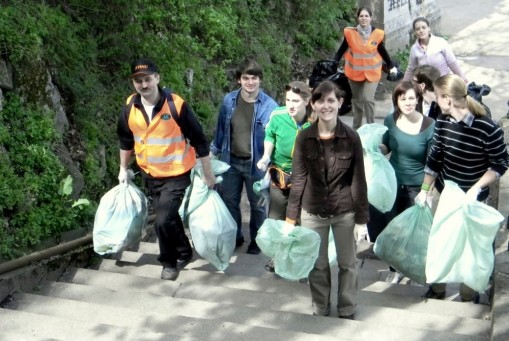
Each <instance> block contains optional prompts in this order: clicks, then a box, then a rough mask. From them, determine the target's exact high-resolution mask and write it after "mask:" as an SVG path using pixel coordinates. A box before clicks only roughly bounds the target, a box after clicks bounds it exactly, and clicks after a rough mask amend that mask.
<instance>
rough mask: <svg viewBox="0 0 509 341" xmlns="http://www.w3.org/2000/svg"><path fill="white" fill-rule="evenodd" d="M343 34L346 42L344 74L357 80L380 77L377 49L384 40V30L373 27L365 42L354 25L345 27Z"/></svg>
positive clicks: (375, 80) (373, 80) (379, 58)
mask: <svg viewBox="0 0 509 341" xmlns="http://www.w3.org/2000/svg"><path fill="white" fill-rule="evenodd" d="M344 35H345V39H346V41H347V43H348V50H347V51H346V54H345V75H346V76H347V77H348V79H351V80H353V81H357V82H362V81H365V80H368V81H369V82H378V81H379V80H380V78H382V56H380V54H379V53H378V50H377V49H378V45H380V43H381V42H382V41H383V40H384V31H382V30H380V29H378V28H375V29H374V30H373V32H371V35H370V36H369V38H368V40H367V41H366V42H364V41H363V40H362V38H361V36H360V34H359V33H358V32H357V30H356V29H355V27H346V28H345V32H344Z"/></svg>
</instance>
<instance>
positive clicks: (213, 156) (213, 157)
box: [209, 152, 219, 161]
mask: <svg viewBox="0 0 509 341" xmlns="http://www.w3.org/2000/svg"><path fill="white" fill-rule="evenodd" d="M209 157H210V161H212V160H219V157H218V156H217V155H215V154H213V153H212V152H209Z"/></svg>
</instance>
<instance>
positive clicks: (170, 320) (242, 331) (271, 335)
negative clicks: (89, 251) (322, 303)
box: [12, 284, 352, 341]
mask: <svg viewBox="0 0 509 341" xmlns="http://www.w3.org/2000/svg"><path fill="white" fill-rule="evenodd" d="M68 285H69V284H68ZM78 287H80V286H78V285H70V287H69V288H67V289H66V290H65V291H66V292H70V291H77V290H76V288H78ZM80 290H81V291H82V294H81V295H80V294H77V295H79V296H80V297H82V298H85V296H86V297H88V298H92V299H94V300H95V301H98V302H87V301H79V300H73V299H65V298H58V297H47V296H42V295H33V294H19V295H17V297H16V298H15V300H14V302H13V303H12V308H13V309H17V310H23V311H28V312H31V313H34V314H39V315H48V316H53V317H58V318H65V319H66V320H68V321H79V322H87V323H97V324H98V323H101V321H107V322H108V324H109V325H113V326H117V327H123V328H136V329H149V330H151V331H153V332H157V333H163V334H164V333H171V334H173V335H177V336H183V337H191V338H196V339H199V340H232V339H240V340H260V339H266V340H302V341H307V340H313V341H315V340H316V341H332V340H337V338H335V337H333V336H327V335H315V334H312V332H308V333H304V332H298V331H292V330H286V329H275V328H265V327H258V326H255V325H254V324H253V323H251V324H242V323H232V322H225V321H220V320H217V319H209V318H208V317H211V316H217V317H219V316H220V315H222V312H221V311H220V310H209V309H210V307H207V306H205V307H203V308H201V309H198V307H197V306H193V307H192V308H191V309H189V308H186V307H184V306H181V303H183V302H181V303H175V304H173V303H172V302H170V301H169V300H170V299H169V298H168V299H167V300H166V299H164V298H157V297H156V298H154V297H152V299H149V300H148V302H147V301H145V304H143V303H142V302H141V301H142V300H146V299H147V297H144V295H140V297H139V298H138V297H132V298H131V299H130V298H129V297H128V296H126V295H122V296H123V297H122V298H121V299H119V297H116V296H120V295H119V293H113V294H112V295H108V297H111V299H112V302H108V301H106V300H99V299H98V298H97V296H94V295H96V294H99V293H98V292H97V291H96V290H90V288H89V287H86V286H81V288H80ZM80 290H78V291H80ZM75 294H76V293H75ZM94 297H95V298H94ZM120 301H123V302H122V305H118V303H120ZM132 301H135V302H136V303H132V306H133V307H132V308H131V307H128V305H130V304H129V302H132ZM106 302H107V303H106ZM168 303H169V304H168ZM190 310H198V312H199V314H202V315H203V318H193V317H188V316H184V315H182V314H181V311H186V312H189V311H190ZM177 312H178V314H177ZM296 315H297V314H296ZM302 316H305V315H302ZM310 317H311V318H314V320H315V322H317V320H319V317H317V316H310ZM239 319H244V320H248V321H249V322H252V321H250V320H251V317H250V316H242V317H241V318H239ZM269 322H270V321H267V323H269ZM349 322H352V321H349ZM309 324H310V325H311V323H309ZM314 325H315V326H317V327H318V326H319V325H320V323H315V324H314ZM316 330H317V331H320V330H319V329H316ZM75 335H76V334H75ZM139 335H143V334H141V333H140V334H139ZM91 340H93V338H91ZM111 340H122V338H117V339H114V338H113V339H111ZM345 340H350V339H349V338H347V337H345Z"/></svg>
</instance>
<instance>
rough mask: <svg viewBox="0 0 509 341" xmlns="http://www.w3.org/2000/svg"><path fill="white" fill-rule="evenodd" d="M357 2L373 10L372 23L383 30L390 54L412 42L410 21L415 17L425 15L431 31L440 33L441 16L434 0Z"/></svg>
mask: <svg viewBox="0 0 509 341" xmlns="http://www.w3.org/2000/svg"><path fill="white" fill-rule="evenodd" d="M437 1H438V0H437ZM358 4H359V7H360V6H363V7H368V8H371V9H372V10H373V21H372V23H373V25H374V26H375V27H378V28H381V29H383V30H384V31H385V46H386V48H387V50H388V51H389V53H390V54H395V53H397V52H398V51H401V50H404V49H405V48H406V46H407V45H412V44H413V42H414V40H415V38H414V35H413V32H412V21H413V20H414V19H415V18H417V17H426V18H427V19H428V20H429V22H430V26H431V31H432V32H433V33H435V34H440V19H441V16H440V10H439V8H438V7H437V6H436V3H435V0H375V1H366V0H359V1H358Z"/></svg>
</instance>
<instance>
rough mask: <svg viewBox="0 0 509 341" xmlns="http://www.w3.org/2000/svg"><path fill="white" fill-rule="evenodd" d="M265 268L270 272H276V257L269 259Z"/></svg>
mask: <svg viewBox="0 0 509 341" xmlns="http://www.w3.org/2000/svg"><path fill="white" fill-rule="evenodd" d="M265 270H267V271H268V272H274V271H276V269H275V268H274V258H273V259H271V260H269V262H268V263H267V264H265Z"/></svg>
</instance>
